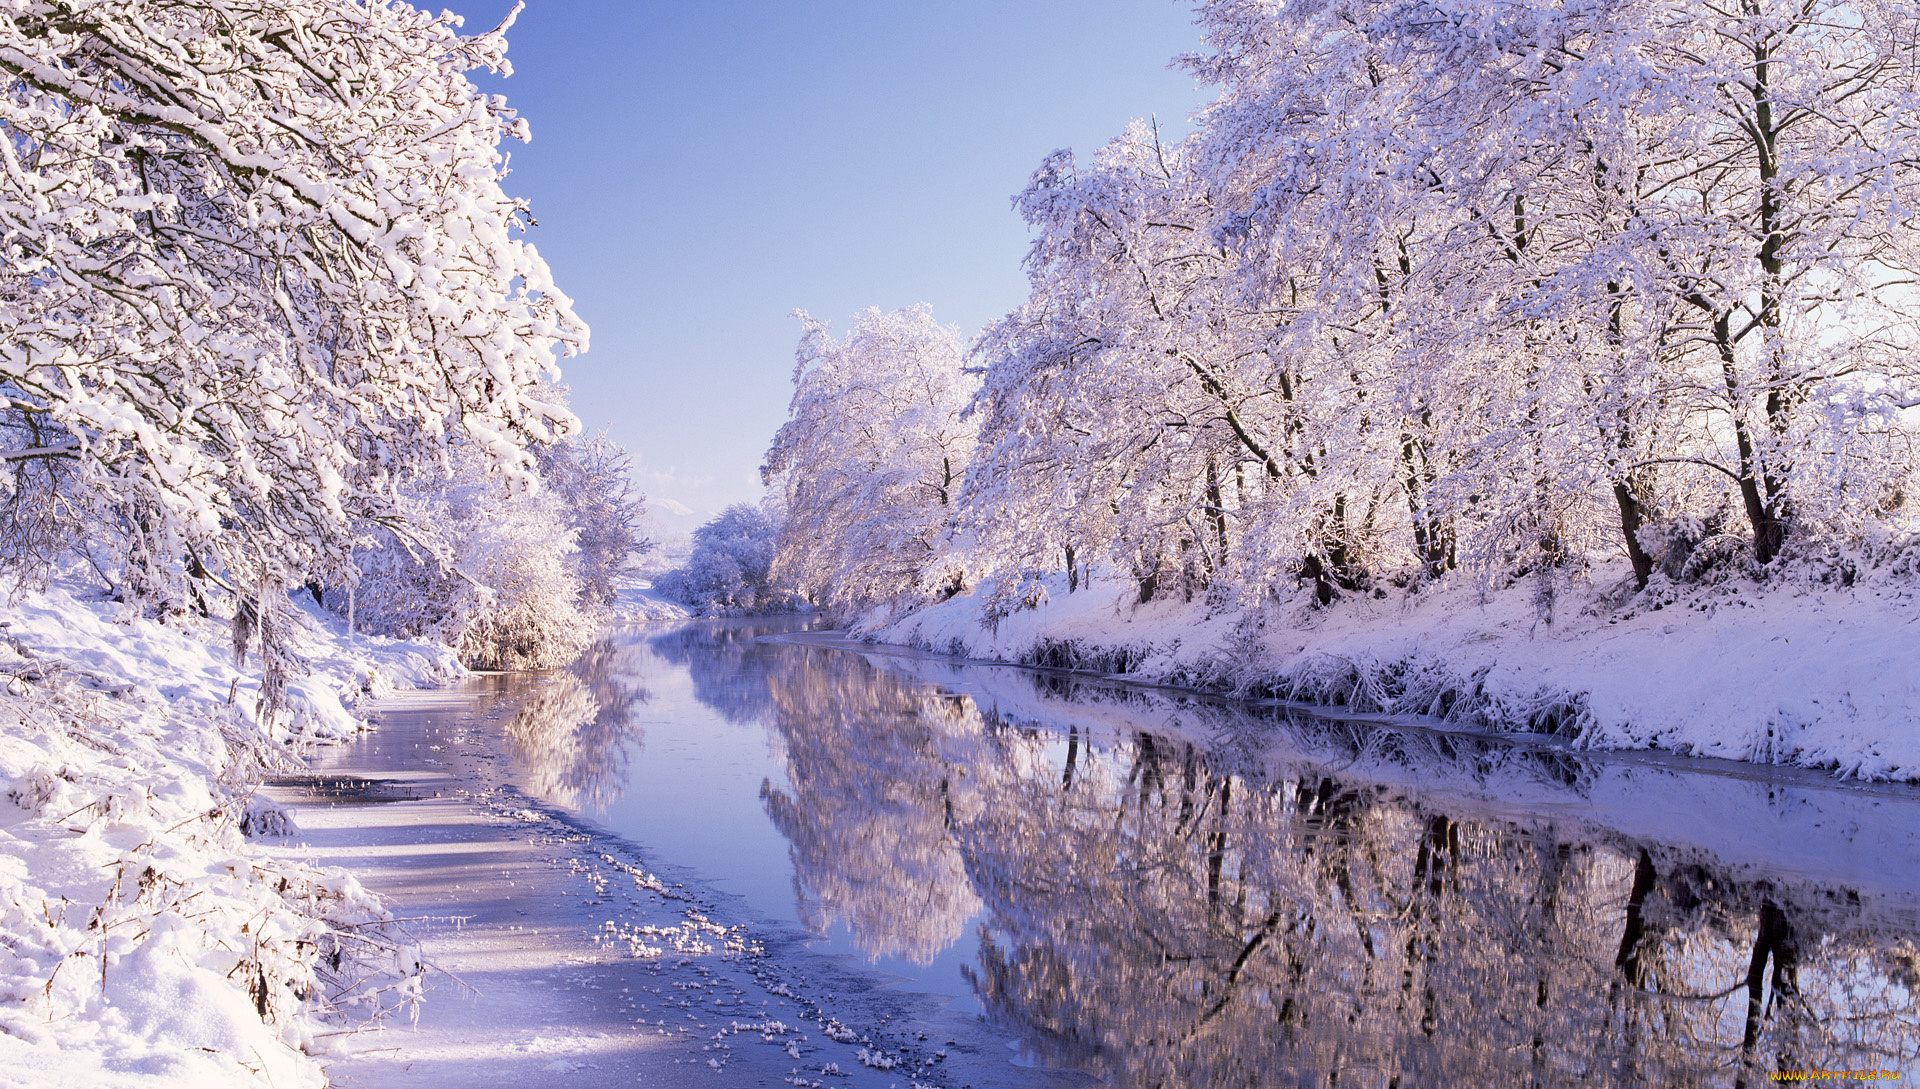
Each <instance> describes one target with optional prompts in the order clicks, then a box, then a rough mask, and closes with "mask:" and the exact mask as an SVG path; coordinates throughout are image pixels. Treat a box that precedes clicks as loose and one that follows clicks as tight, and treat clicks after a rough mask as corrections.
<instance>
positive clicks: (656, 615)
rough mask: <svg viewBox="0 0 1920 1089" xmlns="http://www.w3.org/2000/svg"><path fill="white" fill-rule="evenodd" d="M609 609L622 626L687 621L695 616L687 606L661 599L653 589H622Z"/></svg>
mask: <svg viewBox="0 0 1920 1089" xmlns="http://www.w3.org/2000/svg"><path fill="white" fill-rule="evenodd" d="M607 609H608V611H609V612H611V613H612V614H613V620H614V621H615V622H616V623H622V624H626V623H638V622H643V621H648V620H685V619H687V618H688V617H691V616H692V615H693V614H692V613H691V612H688V611H687V607H686V606H685V605H682V604H680V603H679V602H677V601H669V600H667V599H666V598H664V597H661V596H660V595H659V594H656V593H654V592H653V590H652V588H651V587H631V586H628V587H622V588H621V589H620V592H619V596H618V597H615V598H614V599H613V601H611V602H610V603H608V606H607Z"/></svg>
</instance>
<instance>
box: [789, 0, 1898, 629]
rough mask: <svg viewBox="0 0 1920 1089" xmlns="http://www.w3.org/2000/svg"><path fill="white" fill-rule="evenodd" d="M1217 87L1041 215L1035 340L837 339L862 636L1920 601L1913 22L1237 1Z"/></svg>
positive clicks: (839, 430) (829, 362)
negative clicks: (1388, 610)
mask: <svg viewBox="0 0 1920 1089" xmlns="http://www.w3.org/2000/svg"><path fill="white" fill-rule="evenodd" d="M1198 19H1199V21H1200V24H1201V26H1202V27H1203V28H1204V30H1205V33H1206V41H1207V44H1208V46H1209V49H1208V51H1207V52H1205V53H1202V54H1198V55H1193V56H1189V57H1186V58H1185V59H1184V60H1183V62H1182V63H1183V64H1185V65H1186V66H1187V68H1189V69H1190V70H1191V71H1192V72H1193V74H1194V75H1195V76H1196V77H1197V78H1198V79H1200V80H1202V81H1204V82H1206V83H1208V84H1211V85H1213V86H1215V87H1217V88H1218V89H1219V96H1218V98H1217V99H1216V100H1215V101H1214V102H1213V103H1212V104H1211V105H1210V106H1208V107H1207V108H1206V110H1205V111H1204V112H1203V114H1202V115H1201V116H1200V118H1199V126H1198V130H1197V131H1196V132H1194V133H1193V134H1192V135H1191V136H1189V137H1188V138H1186V139H1184V140H1182V141H1179V142H1178V143H1168V142H1166V141H1163V140H1162V139H1161V138H1160V136H1159V135H1158V132H1157V131H1156V129H1155V127H1154V126H1152V125H1151V124H1146V123H1139V124H1136V125H1134V126H1133V127H1132V128H1130V129H1129V130H1128V131H1127V132H1125V133H1124V134H1122V135H1121V136H1119V137H1118V138H1116V139H1114V140H1113V141H1112V142H1111V143H1109V144H1108V145H1107V146H1106V147H1105V148H1103V149H1101V150H1100V151H1099V152H1097V153H1096V154H1094V155H1093V156H1091V157H1089V158H1084V159H1083V158H1076V157H1075V156H1074V155H1072V154H1071V153H1068V152H1059V153H1056V154H1054V155H1052V156H1050V157H1049V158H1048V159H1047V160H1046V161H1045V162H1043V163H1042V164H1040V166H1039V168H1038V169H1037V170H1036V171H1035V172H1034V174H1033V177H1032V180H1031V182H1030V183H1029V184H1028V186H1027V188H1026V189H1025V191H1023V192H1022V193H1020V194H1019V196H1018V197H1017V198H1016V200H1015V204H1016V207H1017V208H1018V210H1019V212H1020V214H1021V215H1022V216H1024V217H1025V219H1026V221H1027V222H1028V223H1029V224H1030V225H1031V227H1032V231H1033V235H1034V241H1033V246H1032V250H1031V252H1030V253H1029V255H1028V257H1027V262H1026V267H1027V272H1028V276H1029V278H1030V281H1031V285H1032V287H1031V294H1030V296H1029V298H1028V300H1027V302H1026V303H1025V304H1024V305H1023V306H1021V307H1020V308H1019V309H1017V310H1015V311H1014V312H1012V313H1010V314H1008V315H1007V316H1006V317H1005V318H1004V319H1002V320H1001V321H999V322H998V323H996V324H994V325H992V326H991V327H989V328H987V329H985V330H984V331H982V332H981V333H980V334H979V336H978V337H977V338H975V339H974V340H973V341H972V342H971V343H967V342H966V341H964V340H963V339H962V338H961V336H960V335H959V334H958V332H957V331H956V330H954V329H950V328H944V327H942V326H940V325H938V324H937V323H936V322H935V321H934V319H933V317H932V316H931V314H930V312H929V311H928V310H927V309H926V308H924V307H922V308H918V309H913V310H906V311H900V312H895V313H890V314H883V313H879V312H877V311H876V312H870V313H868V314H866V315H865V316H863V317H862V318H860V319H859V321H858V323H857V324H856V325H855V327H854V328H853V329H852V330H851V331H850V332H849V333H848V334H847V335H846V336H845V337H844V338H842V339H837V340H836V339H835V338H833V337H832V336H831V335H830V334H829V333H828V332H827V331H826V330H825V328H824V326H822V325H821V324H820V323H818V322H815V321H813V320H812V319H810V318H806V317H805V316H804V315H803V316H802V320H803V324H804V325H805V331H804V335H803V337H802V340H801V344H800V349H799V362H798V365H797V366H796V368H795V372H794V382H795V394H794V399H793V408H792V416H791V419H790V421H789V422H788V423H787V425H786V426H785V427H784V428H783V429H782V430H781V431H780V434H779V435H778V437H777V438H776V439H775V440H774V443H773V446H772V449H771V451H770V452H769V454H768V458H767V464H766V469H765V472H766V476H767V479H768V481H769V483H771V484H773V485H774V486H775V488H776V491H777V492H778V494H779V496H780V498H781V499H782V500H783V501H784V504H785V509H786V512H787V522H786V527H787V529H786V532H784V533H783V534H781V536H780V538H779V547H778V551H777V557H776V559H775V561H774V564H773V572H774V578H775V580H776V581H777V582H780V583H782V584H785V585H789V586H791V587H792V588H793V589H794V590H795V591H797V592H798V593H800V594H802V595H804V596H805V597H806V599H807V600H810V601H813V602H815V603H817V604H819V605H821V606H823V607H827V608H830V609H833V610H836V611H837V612H839V613H840V614H842V615H848V616H859V615H861V614H863V613H864V612H866V611H867V610H870V609H872V608H874V607H876V606H884V607H886V608H888V609H891V610H900V609H907V608H912V607H914V606H916V605H921V604H924V603H929V602H937V601H940V600H942V599H944V598H946V597H950V596H952V595H954V594H955V593H957V592H959V591H961V590H964V589H968V588H972V587H975V586H985V587H987V588H988V589H987V590H986V591H985V593H984V598H983V601H982V612H983V615H984V617H985V618H986V620H987V621H988V622H989V623H991V622H993V621H994V620H996V619H998V618H1000V617H1004V616H1006V615H1008V614H1010V613H1014V612H1018V611H1020V610H1022V609H1027V608H1032V607H1034V606H1035V605H1037V604H1039V603H1041V602H1042V601H1044V600H1046V599H1047V598H1048V597H1049V595H1059V594H1061V593H1062V592H1065V593H1073V592H1075V591H1076V590H1078V589H1079V588H1081V587H1082V586H1084V585H1087V584H1090V583H1095V582H1102V581H1104V582H1119V583H1124V584H1125V585H1127V586H1129V587H1131V588H1132V589H1133V590H1134V592H1135V593H1136V595H1137V601H1138V602H1140V603H1146V602H1149V601H1151V600H1154V599H1155V598H1158V597H1163V596H1165V595H1179V596H1180V597H1182V598H1186V599H1193V598H1195V597H1197V596H1201V595H1205V597H1206V598H1207V600H1208V601H1210V602H1213V603H1214V604H1216V605H1217V606H1220V607H1227V606H1231V605H1246V604H1248V603H1251V602H1258V601H1260V600H1262V599H1272V598H1281V599H1294V598H1296V597H1298V596H1300V595H1307V596H1309V597H1310V598H1311V599H1312V601H1313V602H1314V603H1315V604H1317V605H1322V606H1329V605H1332V604H1333V603H1335V602H1337V601H1338V600H1340V599H1342V598H1345V597H1348V596H1350V595H1369V594H1372V595H1378V594H1381V593H1383V591H1386V590H1387V589H1388V588H1389V587H1391V588H1392V589H1393V592H1396V593H1399V592H1405V593H1418V592H1419V591H1420V588H1422V587H1425V586H1430V585H1433V584H1435V583H1438V582H1441V581H1444V580H1461V579H1468V580H1474V581H1475V582H1477V583H1480V584H1484V585H1488V586H1492V587H1505V586H1510V585H1512V584H1514V583H1516V582H1518V581H1521V580H1526V581H1528V583H1529V585H1531V586H1533V587H1535V590H1536V593H1537V596H1538V597H1539V599H1540V608H1541V609H1543V610H1550V609H1551V607H1552V599H1553V597H1554V596H1555V594H1556V593H1559V592H1561V591H1562V588H1563V587H1564V586H1566V585H1567V584H1568V583H1569V581H1570V580H1572V579H1575V578H1577V577H1580V575H1581V574H1582V573H1584V572H1585V571H1587V569H1589V568H1590V567H1591V566H1593V565H1594V564H1596V563H1597V562H1600V561H1602V560H1604V559H1606V558H1608V557H1616V556H1618V557H1623V558H1624V559H1625V560H1626V561H1627V563H1628V564H1629V565H1630V574H1629V577H1630V579H1631V586H1630V589H1631V590H1639V591H1644V590H1646V589H1647V588H1648V587H1650V586H1653V585H1656V584H1663V583H1699V582H1702V581H1714V580H1728V579H1737V580H1744V581H1760V582H1764V581H1765V580H1767V579H1768V578H1770V577H1773V576H1774V575H1775V574H1776V573H1777V572H1780V571H1782V570H1784V569H1786V568H1788V567H1795V566H1800V567H1811V568H1815V569H1817V570H1818V571H1819V577H1821V578H1831V579H1837V580H1845V581H1849V582H1850V581H1851V580H1852V579H1853V578H1855V577H1856V573H1857V572H1859V571H1861V570H1864V569H1881V568H1897V569H1899V570H1901V571H1905V570H1906V568H1907V567H1908V566H1910V565H1911V563H1912V562H1913V561H1912V557H1913V553H1910V552H1909V551H1908V550H1907V546H1908V543H1909V541H1910V537H1909V534H1910V532H1911V529H1912V525H1911V518H1912V510H1913V508H1912V497H1913V495H1914V484H1915V481H1914V476H1913V474H1914V469H1915V464H1916V461H1915V449H1914V439H1915V422H1916V421H1915V417H1914V416H1913V411H1912V410H1913V409H1914V407H1915V406H1916V405H1920V386H1916V384H1915V382H1914V379H1915V377H1916V370H1917V368H1920V356H1916V343H1917V340H1916V319H1920V306H1917V305H1916V294H1915V282H1914V274H1915V271H1916V270H1917V269H1920V222H1916V219H1915V215H1916V208H1920V83H1916V80H1920V38H1917V37H1916V35H1917V34H1920V19H1917V18H1916V14H1915V11H1914V9H1913V8H1912V7H1911V6H1910V5H1907V4H1903V3H1877V2H1873V0H1866V2H1853V0H1846V2H1811V3H1806V2H1793V3H1773V2H1771V0H1756V2H1742V3H1737V4H1727V5H1706V6H1701V5H1693V4H1669V3H1664V2H1637V0H1636V2H1628V3H1619V4H1529V3H1519V4H1510V3H1480V2H1461V3H1445V2H1441V3H1430V2H1426V0H1420V2H1413V3H1403V2H1397V0H1395V2H1379V3H1374V2H1367V0H1362V2H1357V3H1348V2H1340V3H1332V2H1328V3H1319V2H1312V3H1289V4H1286V5H1279V4H1274V3H1268V2H1263V0H1244V2H1243V0H1215V2H1211V3H1206V4H1203V5H1201V6H1200V8H1199V10H1198Z"/></svg>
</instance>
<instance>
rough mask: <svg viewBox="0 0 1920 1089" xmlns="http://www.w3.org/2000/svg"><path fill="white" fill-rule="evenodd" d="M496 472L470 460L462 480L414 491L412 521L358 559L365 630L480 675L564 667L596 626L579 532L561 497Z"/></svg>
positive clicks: (464, 461) (358, 606)
mask: <svg viewBox="0 0 1920 1089" xmlns="http://www.w3.org/2000/svg"><path fill="white" fill-rule="evenodd" d="M489 470H490V467H489V466H488V465H487V463H486V462H485V461H484V460H483V459H482V458H481V457H480V456H479V453H478V452H477V451H473V450H470V449H467V450H462V451H461V452H460V454H459V456H457V457H456V458H455V459H454V463H453V471H452V474H451V475H450V476H448V477H444V478H443V477H438V476H433V477H425V478H422V479H419V480H416V481H415V482H414V483H413V484H412V485H411V486H409V487H408V489H407V490H406V493H405V497H406V505H405V508H404V509H405V511H406V519H405V521H404V522H403V523H401V524H399V525H396V526H389V527H385V528H380V529H377V530H375V531H374V532H373V533H372V534H371V535H370V536H371V538H372V539H371V540H370V542H369V544H368V545H367V547H364V548H362V549H361V550H360V551H359V552H358V553H356V555H355V560H356V562H357V564H358V572H357V573H358V586H357V588H356V590H355V600H354V602H353V606H352V608H353V611H354V613H355V616H354V621H355V623H356V625H357V626H359V627H361V628H363V629H364V630H367V631H371V632H375V633H377V634H383V635H396V636H425V637H428V638H431V639H435V640H438V641H439V642H442V643H445V644H446V645H448V646H450V647H453V648H454V650H455V651H457V652H458V653H459V655H460V659H461V661H463V662H465V663H467V664H468V665H469V666H473V667H475V668H480V669H548V668H552V667H554V666H558V665H562V664H564V663H565V662H567V661H568V660H569V659H571V658H572V657H573V656H574V655H575V654H577V653H579V652H580V650H581V649H582V648H583V647H584V646H586V643H587V640H588V637H589V636H590V635H591V628H592V624H591V623H590V622H589V620H588V618H587V615H586V614H584V613H583V612H582V608H581V593H580V579H579V576H578V575H577V574H576V572H575V570H574V566H573V558H574V555H575V553H576V552H577V546H576V544H575V539H576V536H577V533H576V531H575V530H573V529H572V528H570V526H569V519H568V517H567V511H566V509H565V507H564V506H563V504H562V503H561V502H560V500H559V499H558V498H557V497H555V496H554V495H552V494H551V493H549V492H545V491H541V492H534V491H530V490H528V489H526V488H514V487H512V486H511V485H510V484H509V482H508V481H507V480H505V479H503V478H502V477H501V476H500V475H498V474H495V473H493V472H491V471H489ZM336 604H337V602H336Z"/></svg>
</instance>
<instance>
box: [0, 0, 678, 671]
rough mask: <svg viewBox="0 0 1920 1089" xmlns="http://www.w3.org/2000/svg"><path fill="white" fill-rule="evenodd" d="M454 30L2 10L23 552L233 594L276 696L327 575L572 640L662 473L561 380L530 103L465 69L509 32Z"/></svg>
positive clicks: (543, 645) (431, 622)
mask: <svg viewBox="0 0 1920 1089" xmlns="http://www.w3.org/2000/svg"><path fill="white" fill-rule="evenodd" d="M510 21H511V20H509V22H510ZM458 26H459V21H458V19H457V18H455V17H453V16H451V15H446V14H442V15H438V16H435V15H430V14H427V13H424V12H420V11H416V10H414V9H412V8H409V7H406V6H404V5H400V4H372V5H368V4H361V3H355V2H350V0H288V2H285V3H279V4H275V5H266V6H261V5H253V6H245V5H243V6H239V7H236V6H234V5H230V4H222V3H214V2H211V0H206V2H202V0H184V2H181V3H174V4H169V5H166V7H165V10H164V11H163V12H149V11H146V9H143V8H140V7H139V6H138V5H136V6H134V7H132V8H124V7H115V6H110V5H90V6H88V5H82V6H80V7H77V8H76V7H75V6H73V5H67V4H45V3H23V4H16V5H11V6H10V7H9V8H8V9H7V11H6V12H5V13H4V14H0V73H4V75H3V77H0V78H3V80H4V90H3V91H0V133H4V135H5V138H6V139H5V151H4V155H0V158H3V159H4V164H3V167H0V253H4V259H0V330H3V331H4V335H0V568H4V570H5V571H6V573H8V574H9V575H11V576H12V577H13V578H14V579H15V580H16V581H21V582H26V583H33V582H44V581H45V580H46V579H48V578H50V577H51V576H52V575H53V574H54V573H56V572H57V571H60V570H63V569H66V568H68V567H75V568H77V569H79V570H80V571H82V572H89V573H90V577H94V578H96V579H97V580H98V582H99V583H100V584H101V585H103V586H104V588H105V590H106V592H107V593H108V594H110V595H111V596H113V597H116V598H118V599H120V600H122V601H125V602H126V603H128V605H129V607H133V608H140V609H145V610H149V611H157V612H159V613H162V614H165V613H180V612H185V611H189V610H190V611H194V612H198V613H200V614H201V615H217V616H219V617H222V618H231V620H232V622H233V635H234V647H235V651H236V653H237V654H238V655H240V656H242V657H245V656H247V655H249V654H250V653H253V652H254V651H256V650H257V651H258V653H259V655H260V658H259V659H258V660H260V661H262V662H264V665H265V670H266V675H267V683H266V684H265V685H264V686H263V692H264V693H265V695H264V697H263V702H264V703H265V704H266V705H267V706H268V707H269V708H270V707H271V706H272V705H273V704H274V703H275V702H276V700H277V699H278V697H279V693H280V692H281V691H282V686H283V685H284V682H285V679H286V677H287V675H288V674H289V672H290V671H294V670H297V668H298V661H297V655H296V654H295V643H296V641H295V639H294V638H293V632H294V629H295V628H297V626H298V625H297V622H296V621H295V619H294V618H293V617H292V616H291V614H290V613H289V609H290V607H291V604H290V598H289V591H290V590H291V591H293V592H300V588H301V587H307V588H308V589H310V590H311V591H312V592H313V593H314V595H315V596H316V597H320V598H323V599H324V600H325V602H326V604H327V605H328V606H329V607H333V608H337V609H339V610H340V611H341V612H342V614H343V615H344V614H345V613H347V612H349V611H352V612H354V613H356V614H357V615H356V616H355V620H356V622H357V623H358V624H359V625H360V626H361V628H362V629H363V630H373V631H380V632H388V633H393V634H429V635H434V636H437V637H439V638H441V639H444V640H445V641H447V642H448V643H450V644H452V645H455V646H457V647H459V648H460V649H461V651H462V653H463V656H465V657H466V658H467V659H468V660H469V661H470V662H472V663H474V664H478V665H494V666H522V665H541V664H551V663H553V662H554V661H555V660H556V659H557V658H559V657H562V656H564V654H565V652H566V651H567V649H568V648H569V647H571V646H573V645H574V644H575V643H577V642H578V639H579V636H578V634H577V629H578V627H579V624H578V616H579V612H580V610H582V609H591V608H592V607H594V606H595V605H596V603H597V602H599V601H602V600H604V599H606V598H607V597H609V596H610V595H611V592H612V589H611V580H612V579H613V578H614V577H615V576H616V575H617V574H618V573H619V571H620V569H621V567H622V566H623V565H624V564H625V563H626V558H627V556H628V554H629V553H631V552H632V551H634V550H635V549H637V548H641V547H643V546H644V542H643V541H642V540H641V539H640V538H639V536H638V534H637V532H636V530H635V519H636V517H637V516H638V514H639V512H640V497H639V496H637V495H634V494H632V492H631V491H630V489H629V488H628V486H627V484H626V473H625V463H624V455H622V454H621V453H620V452H619V451H618V450H617V449H616V448H614V447H612V446H611V445H610V444H609V443H607V442H606V441H605V440H604V439H597V440H591V441H587V440H584V439H583V437H581V436H580V435H579V424H578V421H577V420H576V419H575V418H574V417H573V415H572V413H571V412H569V411H568V409H567V407H566V398H565V391H564V389H563V388H561V387H559V386H558V385H557V384H556V383H557V382H558V378H559V372H558V370H557V369H556V365H555V360H556V357H557V356H558V355H562V354H567V355H570V354H573V353H574V352H577V351H580V350H583V349H584V348H585V346H586V343H587V330H586V327H585V326H584V325H583V324H582V323H581V322H580V321H579V320H578V319H577V318H576V317H575V315H574V314H573V312H572V310H571V303H570V302H569V300H568V299H567V298H566V296H565V295H564V294H562V293H560V292H559V291H558V290H556V289H555V288H554V286H553V283H552V279H551V277H550V275H549V273H548V270H547V267H546V265H545V263H544V262H542V261H541V259H540V258H539V256H538V254H537V253H535V252H534V250H533V249H532V248H531V247H530V246H527V245H525V244H524V243H523V242H522V241H520V239H519V237H518V234H519V232H520V231H521V230H522V229H523V228H524V227H525V226H526V225H527V222H528V217H527V214H526V208H525V206H524V204H523V203H521V202H519V201H516V200H514V199H513V198H511V197H509V196H507V195H506V194H505V193H503V192H502V190H501V187H500V180H501V178H502V177H503V176H504V174H505V168H506V161H507V158H506V155H505V154H504V152H503V151H502V150H501V147H500V145H501V143H502V141H503V140H504V139H506V138H508V137H514V138H525V136H526V126H525V122H523V121H522V120H520V119H519V118H518V117H516V115H515V114H514V112H513V111H512V110H511V109H509V108H507V106H506V105H505V102H504V100H503V99H501V98H500V97H498V96H494V95H488V94H482V93H480V91H479V90H478V89H477V88H476V87H474V85H473V84H472V83H471V82H470V81H469V80H468V79H467V78H466V75H465V73H466V72H468V71H470V70H473V69H477V68H484V69H488V70H492V71H500V70H503V69H504V67H505V63H506V62H505V49H506V42H505V38H504V36H503V34H504V30H505V26H504V25H503V26H502V27H500V28H496V29H495V30H493V31H490V32H487V33H482V34H478V35H472V36H463V35H461V34H460V33H459V32H458V30H457V28H458ZM543 486H544V490H542V489H543Z"/></svg>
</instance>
